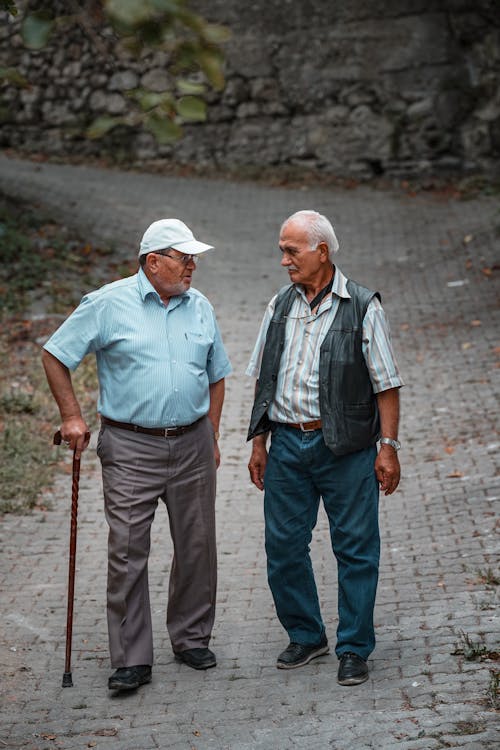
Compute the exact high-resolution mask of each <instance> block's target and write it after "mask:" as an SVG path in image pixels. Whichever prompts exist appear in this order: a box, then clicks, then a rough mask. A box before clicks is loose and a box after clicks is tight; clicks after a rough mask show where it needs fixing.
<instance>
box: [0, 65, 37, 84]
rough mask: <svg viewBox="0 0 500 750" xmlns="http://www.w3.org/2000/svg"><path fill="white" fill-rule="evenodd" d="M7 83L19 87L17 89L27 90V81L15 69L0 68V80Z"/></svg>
mask: <svg viewBox="0 0 500 750" xmlns="http://www.w3.org/2000/svg"><path fill="white" fill-rule="evenodd" d="M2 79H3V80H4V81H7V82H8V83H11V84H12V85H13V86H19V88H25V89H27V88H29V86H30V84H29V81H28V80H27V79H26V78H25V77H24V76H23V75H21V73H20V72H19V71H18V70H16V68H0V80H2Z"/></svg>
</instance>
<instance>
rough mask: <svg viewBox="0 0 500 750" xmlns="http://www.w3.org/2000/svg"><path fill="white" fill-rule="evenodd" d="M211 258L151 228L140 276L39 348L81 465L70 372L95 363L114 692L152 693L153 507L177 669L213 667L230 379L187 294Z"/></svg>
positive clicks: (207, 307) (175, 231) (180, 235)
mask: <svg viewBox="0 0 500 750" xmlns="http://www.w3.org/2000/svg"><path fill="white" fill-rule="evenodd" d="M211 249H213V247H212V246H211V245H207V244H205V243H203V242H199V241H198V240H196V239H195V238H194V236H193V233H192V232H191V230H190V229H189V228H188V227H187V226H186V225H185V224H184V223H183V222H182V221H179V220H178V219H162V220H160V221H155V222H154V223H153V224H151V226H150V227H149V228H148V229H147V230H146V232H145V234H144V236H143V238H142V241H141V245H140V250H139V263H140V268H139V270H138V273H136V274H134V275H133V276H130V277H128V278H124V279H121V280H119V281H114V282H112V283H111V284H107V285H105V286H103V287H102V288H101V289H99V290H97V291H94V292H91V293H89V294H86V295H85V296H84V297H83V299H82V301H81V303H80V305H79V306H78V307H77V308H76V310H75V311H74V312H73V313H72V314H71V315H70V316H69V318H67V320H66V321H65V322H64V323H63V324H62V325H61V326H60V328H59V329H58V330H57V331H56V332H55V333H54V334H53V335H52V336H51V338H50V339H49V340H48V341H47V343H46V344H45V346H44V351H43V365H44V368H45V372H46V375H47V379H48V382H49V385H50V388H51V391H52V393H53V395H54V398H55V400H56V402H57V405H58V407H59V411H60V415H61V421H62V424H61V428H60V430H61V435H62V438H63V440H64V441H65V443H66V444H67V445H68V446H69V447H70V448H71V449H72V450H75V451H76V455H77V456H79V455H80V454H81V452H82V451H83V450H85V448H86V447H87V445H88V442H89V437H88V435H89V429H88V425H87V423H86V421H85V419H84V417H83V415H82V412H81V409H80V405H79V403H78V400H77V398H76V396H75V392H74V390H73V386H72V381H71V374H70V373H71V371H72V370H75V368H76V367H77V366H78V365H79V363H80V362H81V360H82V359H83V358H84V357H85V355H86V354H89V353H94V354H95V356H96V361H97V373H98V380H99V403H98V411H99V413H100V417H101V429H100V432H99V437H98V442H97V454H98V456H99V458H100V460H101V464H102V476H103V490H104V501H105V513H106V519H107V522H108V524H109V540H108V590H107V611H108V631H109V644H110V655H111V664H112V666H113V667H114V668H115V670H116V671H115V672H114V674H113V675H112V676H111V677H110V678H109V682H108V685H109V689H110V690H133V689H135V688H137V687H139V686H140V685H143V684H145V683H147V682H150V681H151V675H152V669H151V668H152V664H153V640H152V625H151V612H150V603H149V586H148V557H149V549H150V529H151V524H152V521H153V518H154V514H155V510H156V507H157V504H158V499H159V498H161V500H162V501H163V502H164V503H165V505H166V507H167V511H168V516H169V523H170V530H171V536H172V541H173V547H174V553H173V559H172V565H171V570H170V580H169V591H168V607H167V628H168V632H169V636H170V640H171V643H172V647H173V651H174V654H175V657H176V659H177V660H179V661H181V662H183V663H185V664H187V665H189V666H190V667H193V668H194V669H207V668H209V667H214V666H215V665H216V659H215V655H214V654H213V652H212V651H211V650H210V649H209V648H208V644H209V641H210V636H211V631H212V627H213V622H214V614H215V598H216V582H217V567H216V566H217V560H216V546H215V487H216V469H217V467H218V465H219V461H220V454H219V449H218V445H217V441H218V438H219V433H218V430H219V421H220V416H221V411H222V404H223V401H224V378H225V377H226V375H228V374H229V373H230V371H231V366H230V363H229V360H228V357H227V354H226V352H225V350H224V346H223V343H222V340H221V335H220V332H219V328H218V325H217V321H216V317H215V314H214V310H213V308H212V305H211V304H210V302H209V301H208V300H207V299H206V297H204V296H203V294H201V293H200V292H199V291H197V290H196V289H193V288H192V287H191V280H192V275H193V272H194V270H195V268H196V261H197V257H198V256H199V255H200V254H201V253H204V252H206V251H207V250H211Z"/></svg>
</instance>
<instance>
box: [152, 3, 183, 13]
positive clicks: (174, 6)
mask: <svg viewBox="0 0 500 750" xmlns="http://www.w3.org/2000/svg"><path fill="white" fill-rule="evenodd" d="M150 2H151V5H152V6H153V8H154V9H155V10H162V11H164V12H166V13H172V14H173V15H177V14H178V13H179V10H180V7H179V6H180V5H182V0H181V2H179V0H150Z"/></svg>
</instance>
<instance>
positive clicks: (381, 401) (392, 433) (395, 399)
mask: <svg viewBox="0 0 500 750" xmlns="http://www.w3.org/2000/svg"><path fill="white" fill-rule="evenodd" d="M377 405H378V410H379V414H380V431H381V435H382V436H383V437H389V438H392V439H393V440H397V439H398V430H399V388H390V389H389V390H387V391H381V392H380V393H377Z"/></svg>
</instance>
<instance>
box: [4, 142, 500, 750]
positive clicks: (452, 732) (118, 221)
mask: <svg viewBox="0 0 500 750" xmlns="http://www.w3.org/2000/svg"><path fill="white" fill-rule="evenodd" d="M0 189H3V190H6V191H8V192H9V194H11V195H18V196H19V197H20V198H27V199H30V200H34V201H36V202H42V201H43V204H44V205H45V206H46V207H48V209H50V210H51V211H52V212H53V213H54V215H55V216H56V217H58V218H60V219H61V220H62V221H64V222H68V223H70V224H73V225H74V226H75V227H76V228H78V229H79V230H80V231H81V232H82V233H83V234H84V235H86V236H88V238H89V239H91V240H93V241H95V242H98V243H112V245H113V248H114V250H113V252H114V254H115V256H116V260H117V262H118V261H122V260H124V259H131V258H133V257H134V255H135V253H136V248H137V244H138V241H139V239H140V237H141V235H142V233H143V231H144V229H145V227H146V226H147V225H148V224H149V223H150V222H151V221H153V220H154V219H156V218H158V217H160V216H163V215H165V214H166V213H167V214H168V215H171V216H179V217H180V218H182V219H184V220H185V221H186V222H187V223H188V224H190V225H191V226H192V227H193V229H194V231H195V234H197V235H199V236H200V237H201V238H202V239H204V238H206V239H207V240H208V241H212V242H213V243H214V244H215V245H216V251H215V252H214V253H213V254H211V256H210V258H208V257H207V258H206V260H205V259H204V262H203V264H202V263H200V265H199V269H198V270H197V277H196V283H195V286H197V287H198V288H199V289H201V291H203V292H204V293H206V294H207V295H208V296H209V297H210V298H211V299H212V301H213V302H214V305H215V307H216V311H217V315H218V319H219V322H220V325H221V329H222V332H223V336H224V339H225V341H226V343H227V347H228V349H229V352H230V356H231V359H232V363H233V367H234V375H233V376H232V377H231V378H229V379H228V382H227V395H226V405H225V411H224V415H223V422H222V427H221V432H222V438H221V449H222V465H221V468H220V470H219V479H218V500H217V521H218V539H219V590H218V609H217V617H216V625H215V629H214V634H213V641H212V645H213V648H214V650H215V651H216V653H217V658H218V667H217V668H216V669H214V670H209V672H207V673H197V672H194V671H193V670H190V669H189V668H187V667H185V665H180V664H178V663H177V662H175V660H174V658H173V655H172V651H171V647H170V643H169V639H168V635H167V633H166V629H165V607H166V595H165V592H166V581H167V578H168V571H169V565H170V560H171V556H172V547H171V542H170V537H169V531H168V519H167V515H166V512H165V510H164V508H159V509H158V512H157V516H156V519H155V523H154V525H153V535H152V537H153V538H152V553H151V562H150V581H151V599H152V608H153V626H154V634H155V665H154V668H153V681H152V683H151V684H150V685H147V686H144V687H143V688H141V689H140V690H139V691H137V692H136V693H134V694H131V695H127V696H123V695H122V696H115V695H112V694H110V693H109V691H108V690H107V678H108V676H109V674H110V673H111V671H112V670H111V668H110V665H109V658H108V653H107V627H106V612H105V586H106V537H107V530H106V523H105V520H104V517H103V513H102V500H101V480H100V476H99V471H98V461H97V459H96V456H95V442H93V443H91V447H90V448H89V450H88V451H87V453H86V454H85V456H84V458H83V460H82V478H81V483H80V486H81V502H80V513H79V538H78V549H77V576H76V599H75V623H74V638H73V664H72V671H73V681H74V687H73V688H71V689H63V688H62V687H61V678H62V672H63V667H64V639H65V621H66V579H67V543H68V535H69V517H68V509H69V498H70V486H69V482H68V475H64V476H61V477H59V478H58V479H57V481H56V482H55V485H54V487H53V488H52V490H51V491H50V493H49V497H50V500H51V504H52V506H53V510H51V511H49V512H46V513H44V514H43V517H41V516H40V515H39V514H36V513H33V514H32V515H28V516H24V517H16V516H10V515H7V516H6V517H5V518H4V519H3V520H2V526H1V528H0V550H1V562H2V564H1V568H0V585H1V594H0V597H1V600H0V601H1V605H2V611H3V613H4V617H3V627H2V633H1V635H0V656H1V661H0V664H1V667H2V678H3V679H2V681H1V686H0V721H1V727H2V729H1V730H0V747H7V748H9V750H10V749H11V748H12V750H14V749H15V748H18V747H19V748H23V750H27V749H29V748H32V749H33V750H46V748H49V747H58V748H59V749H60V750H73V748H75V749H76V748H78V749H79V750H81V749H82V748H86V747H90V746H92V747H93V746H95V747H97V748H99V749H101V748H106V749H107V748H112V750H153V748H155V750H156V749H157V748H161V749H162V750H163V748H168V750H276V749H277V750H295V748H300V750H330V749H331V748H332V749H333V750H363V749H364V748H370V749H376V750H392V748H396V747H397V748H401V749H402V750H434V748H438V747H441V746H444V744H446V746H447V747H461V748H467V750H475V748H476V747H477V748H481V750H490V749H491V750H493V748H495V749H496V748H497V747H498V746H499V745H500V736H499V730H498V722H497V718H498V717H497V715H496V714H495V711H494V710H493V707H492V706H491V702H490V700H489V697H488V694H487V691H488V685H489V680H490V670H491V669H498V663H494V662H491V661H490V662H489V661H483V662H481V661H475V662H467V661H466V660H464V658H463V656H461V655H459V654H455V653H453V652H455V651H456V650H457V644H459V643H460V638H461V634H462V633H467V634H468V635H469V637H470V638H472V639H473V640H479V639H480V637H484V641H485V643H487V644H488V647H489V648H491V649H496V650H498V616H497V615H496V611H495V608H496V607H497V604H498V586H496V587H495V586H490V585H486V584H485V583H484V582H483V581H482V579H481V575H480V571H483V572H484V571H486V570H487V569H488V568H491V570H492V571H497V573H496V574H497V575H498V569H497V567H496V566H497V560H498V539H497V537H496V536H495V532H496V527H495V515H496V508H497V505H498V500H499V498H500V481H499V478H498V477H499V475H500V472H499V463H500V458H499V456H500V452H499V451H498V447H499V445H500V443H499V441H498V435H497V434H496V428H497V424H498V421H499V420H498V401H497V399H498V384H499V379H500V369H499V368H498V366H497V362H496V359H495V357H496V356H498V350H496V347H497V346H498V342H497V335H498V328H499V326H498V317H499V316H498V309H497V307H496V302H497V297H498V279H497V276H496V274H497V271H494V270H492V269H493V265H494V263H495V262H498V261H497V260H496V261H495V258H496V257H497V255H498V234H497V228H498V225H499V216H498V200H497V199H496V198H495V197H494V196H486V195H483V196H478V197H473V198H471V199H470V200H466V201H459V200H456V199H452V198H450V197H448V196H446V195H442V194H441V195H438V194H435V193H431V192H429V193H421V194H417V195H415V196H410V195H408V194H407V193H405V192H404V191H403V190H400V189H396V188H389V187H388V188H387V189H374V188H371V187H369V186H360V187H358V188H356V189H351V190H347V189H339V188H331V189H326V188H316V187H314V186H307V187H306V186H304V189H300V188H272V187H266V186H263V185H255V184H252V183H246V182H241V183H229V182H224V181H222V180H209V179H205V178H196V179H194V178H181V177H173V176H162V175H151V174H139V173H132V172H120V171H119V170H105V169H99V168H96V167H85V166H81V167H75V166H69V165H64V164H58V165H56V164H48V163H40V164H35V163H31V162H25V161H20V160H16V159H10V158H7V157H6V156H0ZM308 207H314V208H316V209H317V210H319V211H322V212H324V213H326V214H327V215H328V216H330V218H332V220H333V221H334V223H335V224H336V227H337V230H338V235H339V239H340V241H341V250H340V253H339V255H338V261H339V265H340V266H341V268H342V269H343V270H344V271H345V272H346V273H347V274H348V275H350V276H352V277H353V278H356V279H357V280H358V281H361V282H363V283H365V284H366V285H368V286H371V287H372V288H377V289H379V290H380V291H381V292H382V296H383V302H384V306H385V308H386V309H387V311H388V313H389V316H390V321H391V327H392V331H393V337H394V344H395V348H396V351H397V354H398V358H399V360H400V364H401V367H402V370H403V373H404V376H405V379H406V381H407V386H406V387H405V388H404V389H403V391H402V425H401V441H402V443H403V448H402V450H401V462H402V468H403V479H402V483H401V487H400V489H398V491H397V492H396V493H395V494H394V495H393V496H391V497H389V498H385V497H381V503H380V525H381V533H382V540H383V546H382V559H381V568H380V584H379V594H378V600H377V608H376V633H377V638H378V644H377V648H376V650H375V652H374V653H373V655H372V657H371V658H370V669H371V673H370V679H369V681H368V682H367V683H365V684H364V685H362V686H359V687H357V688H345V687H341V686H339V685H337V682H336V671H337V665H338V662H337V659H336V657H335V654H334V643H335V629H336V626H337V611H336V606H337V605H336V602H337V587H336V580H335V579H336V567H335V562H334V559H333V556H332V552H331V548H330V543H329V539H328V524H327V520H326V516H325V514H324V512H323V511H322V510H321V511H320V514H319V518H318V524H317V527H316V530H315V535H314V539H313V542H312V545H311V546H312V558H313V563H314V567H315V570H316V573H317V581H318V589H319V596H320V600H321V603H322V608H323V615H324V619H325V623H326V628H327V633H328V636H329V639H330V645H331V653H330V654H329V655H328V656H325V657H322V658H321V659H318V660H315V661H314V662H312V663H311V664H309V665H307V666H306V667H304V668H302V669H298V670H293V671H291V672H288V673H286V672H285V673H283V671H282V670H277V669H276V667H275V662H276V657H277V655H278V653H279V652H280V651H281V650H282V649H283V648H284V646H285V645H286V643H287V637H286V634H285V633H284V632H283V630H282V628H281V626H280V625H279V623H278V621H277V619H276V616H275V612H274V607H273V603H272V599H271V596H270V593H269V591H268V588H267V582H266V569H265V553H264V545H263V521H262V495H261V494H260V493H259V492H258V491H257V490H255V488H253V486H252V485H251V483H250V481H249V478H248V472H247V468H246V465H247V462H248V457H249V453H250V450H249V446H248V444H247V443H246V429H247V422H248V416H249V412H250V407H251V401H252V391H253V383H252V382H250V381H249V380H248V379H247V378H246V377H245V376H244V370H245V367H246V363H247V360H248V358H249V355H250V351H251V348H252V346H253V341H254V338H255V335H256V333H257V330H258V327H259V323H260V320H261V317H262V314H263V311H264V306H265V304H266V302H267V301H268V299H269V298H270V296H271V295H272V294H273V293H274V292H275V291H276V290H277V289H278V288H279V287H280V286H282V284H283V283H286V279H285V278H284V274H283V271H281V270H280V267H279V253H278V250H277V232H278V228H279V225H280V223H281V221H282V220H283V219H284V218H285V217H286V216H287V215H288V214H290V213H292V212H293V211H295V210H297V209H299V208H308ZM465 238H467V241H466V239H465ZM471 238H472V239H471ZM485 271H488V273H486V272H485ZM84 291H87V290H84V289H82V293H83V292H84ZM478 320H479V321H481V324H480V325H471V321H478ZM105 730H109V734H108V735H106V734H105V733H104V732H105ZM115 730H116V734H112V733H111V732H113V731H115ZM99 732H101V733H100V734H99ZM422 733H423V734H422ZM43 735H46V737H44V736H43ZM52 735H54V736H56V738H57V739H47V737H50V736H52ZM94 742H95V743H96V744H95V745H93V744H92V743H94Z"/></svg>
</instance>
